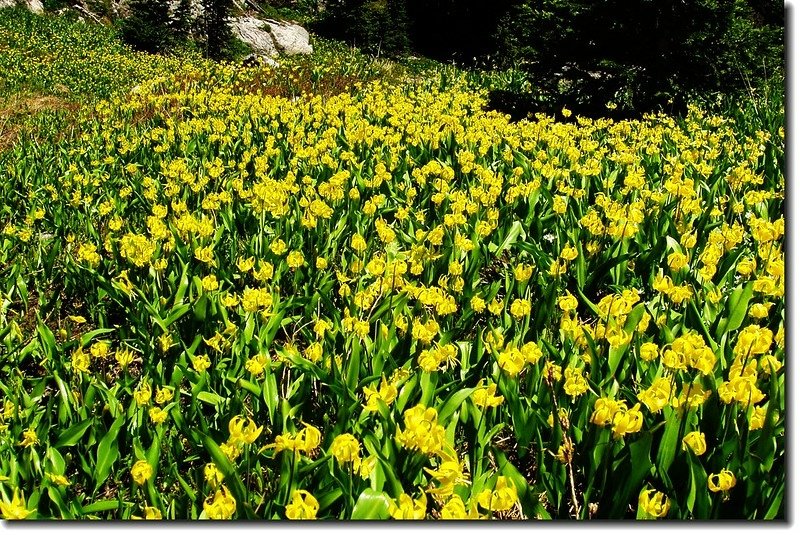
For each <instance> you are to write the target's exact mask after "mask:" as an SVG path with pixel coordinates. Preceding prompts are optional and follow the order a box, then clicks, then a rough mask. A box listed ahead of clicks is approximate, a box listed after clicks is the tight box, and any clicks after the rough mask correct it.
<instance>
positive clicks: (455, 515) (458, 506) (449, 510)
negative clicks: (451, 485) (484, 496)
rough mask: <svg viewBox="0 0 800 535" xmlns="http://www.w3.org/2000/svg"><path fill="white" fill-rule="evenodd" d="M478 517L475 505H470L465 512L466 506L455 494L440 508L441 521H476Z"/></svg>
mask: <svg viewBox="0 0 800 535" xmlns="http://www.w3.org/2000/svg"><path fill="white" fill-rule="evenodd" d="M479 517H480V515H479V514H478V509H477V508H476V507H475V504H472V506H471V507H470V509H469V511H467V507H466V504H465V503H464V500H462V499H461V498H460V497H459V496H458V495H457V494H454V495H453V496H452V497H451V498H450V501H448V502H447V503H446V504H445V505H444V507H442V519H443V520H476V519H478V518H479Z"/></svg>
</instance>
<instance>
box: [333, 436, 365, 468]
mask: <svg viewBox="0 0 800 535" xmlns="http://www.w3.org/2000/svg"><path fill="white" fill-rule="evenodd" d="M360 448H361V445H360V444H359V443H358V439H356V437H354V436H353V435H351V434H350V433H345V434H343V435H339V436H337V437H336V438H334V439H333V443H332V444H331V447H330V452H331V455H333V458H334V459H336V460H337V461H338V462H339V464H340V465H341V464H344V463H354V462H356V461H358V460H359V459H360V457H359V453H358V450H359V449H360Z"/></svg>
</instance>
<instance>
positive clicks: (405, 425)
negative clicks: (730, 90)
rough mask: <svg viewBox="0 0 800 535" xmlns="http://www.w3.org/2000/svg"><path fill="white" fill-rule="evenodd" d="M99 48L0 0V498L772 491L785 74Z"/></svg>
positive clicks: (594, 507) (388, 507)
mask: <svg viewBox="0 0 800 535" xmlns="http://www.w3.org/2000/svg"><path fill="white" fill-rule="evenodd" d="M33 29H36V30H37V31H32V30H33ZM104 32H105V33H104ZM115 43H116V41H115V40H114V38H113V36H112V35H111V34H110V33H108V32H106V31H105V30H101V29H97V28H95V27H92V26H89V25H85V24H76V23H68V22H65V21H63V20H62V19H58V18H53V17H44V18H36V17H32V16H30V15H27V14H22V13H19V12H16V11H6V12H3V13H2V14H0V56H2V57H0V95H2V99H4V100H3V101H4V102H5V103H8V102H11V101H12V100H13V99H14V98H17V97H15V96H14V95H25V94H27V93H26V92H29V93H36V94H49V95H57V96H58V97H59V98H61V99H63V100H64V102H74V103H76V106H77V108H75V109H73V108H70V109H69V111H65V110H63V109H61V110H50V111H45V112H43V113H41V114H39V115H36V116H29V117H23V118H19V117H16V118H11V119H10V118H9V117H10V116H5V117H4V116H3V115H0V127H2V126H3V124H4V123H3V121H6V123H8V122H9V121H12V119H13V121H12V122H16V123H17V124H16V127H15V129H14V132H13V135H14V139H13V142H10V143H6V144H3V145H0V147H3V148H2V150H0V199H2V203H0V403H2V405H0V516H1V517H2V518H6V519H14V518H39V519H45V518H60V519H73V518H79V519H93V518H98V519H112V518H113V519H131V518H164V519H196V518H209V519H228V518H237V519H246V518H259V519H286V518H288V519H303V518H320V519H373V518H380V519H388V518H395V519H424V518H428V519H489V518H503V519H549V518H587V519H588V518H612V519H623V518H672V519H706V518H753V519H771V518H782V517H783V516H784V495H785V484H786V476H785V469H784V462H785V460H784V457H785V447H786V446H785V438H784V411H785V399H786V397H785V388H784V381H785V376H784V314H785V298H784V286H785V269H784V218H783V208H784V199H783V196H784V173H783V167H784V139H783V126H782V125H783V103H782V100H781V99H782V95H781V96H776V97H773V98H772V99H771V100H770V101H769V102H767V103H765V105H763V106H760V107H756V106H753V105H751V103H747V102H744V103H741V108H740V109H738V110H735V111H731V112H730V113H724V112H720V111H717V112H711V111H709V110H706V109H704V108H702V107H699V106H693V107H691V108H690V110H689V113H688V114H687V115H686V116H685V117H682V118H672V117H667V116H664V115H649V116H645V117H644V118H642V119H640V120H632V121H618V122H615V121H611V120H607V119H597V120H588V119H584V118H581V117H571V116H570V115H571V114H570V112H569V110H566V109H565V110H563V112H562V114H561V115H560V116H558V117H547V116H543V115H542V116H536V117H532V118H530V119H528V120H523V121H519V122H511V121H510V120H509V118H508V117H506V116H504V115H502V114H500V113H498V112H494V111H488V110H487V109H486V94H485V91H483V90H482V89H480V87H477V86H476V84H475V83H472V81H471V80H470V79H469V77H468V75H466V74H463V73H458V72H456V71H455V70H453V69H449V70H447V69H443V70H441V71H436V70H435V69H432V70H431V71H430V72H427V71H426V72H424V73H422V74H419V73H415V74H414V75H413V76H411V75H404V74H403V72H402V69H401V68H399V67H392V66H390V65H385V64H378V63H370V62H369V61H367V60H366V59H364V58H361V59H358V60H357V61H355V60H352V58H349V57H348V56H347V55H346V54H345V52H344V51H342V50H339V49H335V48H334V47H331V49H330V50H328V51H325V49H324V47H323V52H321V53H319V54H318V55H316V56H314V57H312V58H306V59H295V60H291V61H287V62H286V63H285V64H284V65H283V66H281V67H279V68H277V69H269V68H267V67H263V68H262V67H259V68H243V67H236V66H232V65H222V64H213V63H210V62H206V61H204V60H201V59H199V58H194V57H191V56H186V57H180V58H157V57H153V56H147V55H144V54H135V53H133V52H131V51H129V50H127V49H126V48H125V47H122V46H121V45H118V44H115ZM33 52H35V53H33ZM0 102H2V101H0ZM0 108H3V106H2V105H0ZM0 135H10V134H9V132H8V131H0Z"/></svg>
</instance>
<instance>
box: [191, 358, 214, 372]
mask: <svg viewBox="0 0 800 535" xmlns="http://www.w3.org/2000/svg"><path fill="white" fill-rule="evenodd" d="M210 366H211V361H210V360H209V358H208V357H207V356H206V355H196V356H194V357H192V368H194V370H195V371H196V372H197V373H203V372H204V371H206V370H207V369H208V368H209V367H210Z"/></svg>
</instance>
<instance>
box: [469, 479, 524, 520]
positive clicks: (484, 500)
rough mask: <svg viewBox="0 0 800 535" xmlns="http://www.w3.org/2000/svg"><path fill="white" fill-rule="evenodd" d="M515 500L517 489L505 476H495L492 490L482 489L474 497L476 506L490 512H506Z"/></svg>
mask: <svg viewBox="0 0 800 535" xmlns="http://www.w3.org/2000/svg"><path fill="white" fill-rule="evenodd" d="M517 499H518V496H517V487H515V486H514V484H513V483H512V482H511V480H510V479H508V478H507V477H506V476H497V483H495V486H494V490H493V491H492V490H489V489H484V490H482V491H481V492H479V493H478V496H477V497H476V500H477V502H478V505H480V506H481V507H483V508H484V509H488V510H489V511H492V512H498V511H508V510H509V509H511V508H512V507H514V504H516V503H517Z"/></svg>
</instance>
